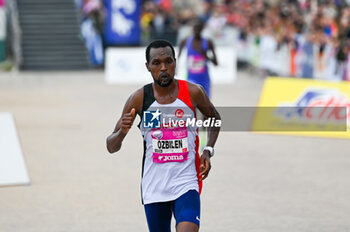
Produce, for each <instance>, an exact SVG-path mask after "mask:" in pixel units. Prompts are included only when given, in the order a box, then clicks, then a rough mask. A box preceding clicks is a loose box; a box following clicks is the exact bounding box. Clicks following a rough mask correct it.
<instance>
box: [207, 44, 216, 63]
mask: <svg viewBox="0 0 350 232" xmlns="http://www.w3.org/2000/svg"><path fill="white" fill-rule="evenodd" d="M208 46H209V50H210V51H211V53H212V54H213V56H212V57H211V58H210V59H209V60H210V61H211V62H213V64H214V65H215V66H217V65H218V60H217V59H216V53H215V48H214V43H213V42H212V41H211V40H208Z"/></svg>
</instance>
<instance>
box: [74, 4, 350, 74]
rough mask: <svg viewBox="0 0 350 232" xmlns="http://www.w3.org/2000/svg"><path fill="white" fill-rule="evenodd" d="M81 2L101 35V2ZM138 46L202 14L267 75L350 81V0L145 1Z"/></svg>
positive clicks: (171, 35)
mask: <svg viewBox="0 0 350 232" xmlns="http://www.w3.org/2000/svg"><path fill="white" fill-rule="evenodd" d="M77 1H81V2H82V9H83V13H84V15H85V16H86V17H90V18H92V19H93V21H94V22H95V24H94V26H95V28H96V31H98V32H99V33H101V34H103V28H102V25H103V12H102V13H101V9H103V7H102V4H101V3H103V1H102V0H77ZM141 2H142V7H141V9H142V11H141V15H140V27H141V42H140V44H141V45H146V44H148V43H149V42H150V41H152V40H154V39H159V38H163V39H167V40H169V41H170V42H172V43H173V44H175V45H177V44H178V42H179V41H178V40H179V36H178V34H179V31H180V30H181V28H183V27H186V26H189V25H191V22H193V21H195V20H197V19H198V18H200V19H201V20H203V21H204V22H205V23H206V28H207V30H209V31H210V32H211V33H210V35H211V37H212V38H211V39H212V40H213V41H214V43H215V42H216V41H218V40H219V38H220V37H222V36H224V35H223V33H224V31H225V30H227V28H229V29H230V30H231V31H234V32H235V36H234V39H233V40H232V43H231V44H232V45H233V46H234V47H235V48H236V52H237V57H238V60H239V62H241V63H242V62H243V63H248V64H249V65H251V66H254V67H257V68H259V69H260V70H263V71H264V72H265V73H266V74H268V75H271V74H272V75H273V74H275V75H284V76H295V77H304V78H318V79H329V80H350V56H349V51H350V0H143V1H141Z"/></svg>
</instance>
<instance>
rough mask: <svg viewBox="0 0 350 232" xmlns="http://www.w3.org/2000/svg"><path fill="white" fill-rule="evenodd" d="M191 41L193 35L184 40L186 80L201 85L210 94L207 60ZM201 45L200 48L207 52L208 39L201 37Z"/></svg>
mask: <svg viewBox="0 0 350 232" xmlns="http://www.w3.org/2000/svg"><path fill="white" fill-rule="evenodd" d="M192 43H193V36H191V37H189V38H188V39H187V41H186V48H187V71H188V81H190V82H193V83H195V84H200V85H202V86H203V88H204V89H205V91H206V92H207V94H208V95H209V96H210V79H209V73H208V61H207V59H206V58H205V56H204V55H203V54H201V53H200V52H198V51H197V50H195V49H194V48H193V46H192ZM201 45H202V49H203V50H204V51H205V52H207V51H208V49H209V45H208V40H206V39H202V44H201Z"/></svg>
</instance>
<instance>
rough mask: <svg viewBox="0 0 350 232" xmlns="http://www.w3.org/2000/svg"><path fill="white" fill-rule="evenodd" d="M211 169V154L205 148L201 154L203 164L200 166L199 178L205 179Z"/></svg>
mask: <svg viewBox="0 0 350 232" xmlns="http://www.w3.org/2000/svg"><path fill="white" fill-rule="evenodd" d="M210 169H211V164H210V155H209V151H206V150H204V151H203V153H202V155H201V166H200V167H199V170H200V173H199V180H204V179H205V178H207V177H208V174H209V171H210Z"/></svg>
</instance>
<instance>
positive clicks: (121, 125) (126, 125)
mask: <svg viewBox="0 0 350 232" xmlns="http://www.w3.org/2000/svg"><path fill="white" fill-rule="evenodd" d="M142 101H143V88H142V89H139V90H137V91H136V92H134V93H133V94H131V96H130V97H129V99H128V100H127V101H126V103H125V105H124V109H123V112H122V116H121V117H120V118H119V120H118V122H117V124H116V126H115V128H114V131H113V133H112V134H111V135H109V136H108V137H107V141H106V142H107V150H108V151H109V152H110V153H114V152H117V151H119V150H120V148H121V146H122V142H123V140H124V138H125V136H126V134H127V133H128V132H129V130H130V128H131V126H132V124H133V122H134V120H135V117H136V114H138V115H141V112H142Z"/></svg>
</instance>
